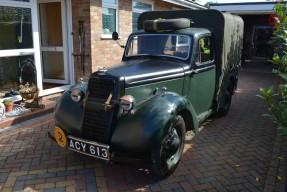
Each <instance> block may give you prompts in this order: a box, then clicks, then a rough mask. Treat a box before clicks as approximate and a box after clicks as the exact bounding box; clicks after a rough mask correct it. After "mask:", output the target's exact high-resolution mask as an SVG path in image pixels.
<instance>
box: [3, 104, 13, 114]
mask: <svg viewBox="0 0 287 192" xmlns="http://www.w3.org/2000/svg"><path fill="white" fill-rule="evenodd" d="M4 105H5V112H6V113H9V112H11V111H13V106H14V103H9V104H4Z"/></svg>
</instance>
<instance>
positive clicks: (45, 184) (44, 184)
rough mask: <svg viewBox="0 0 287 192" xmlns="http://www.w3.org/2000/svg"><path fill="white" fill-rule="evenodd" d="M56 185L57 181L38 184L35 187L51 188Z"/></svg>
mask: <svg viewBox="0 0 287 192" xmlns="http://www.w3.org/2000/svg"><path fill="white" fill-rule="evenodd" d="M55 186H56V185H55V183H43V184H36V185H35V189H49V188H54V187H55Z"/></svg>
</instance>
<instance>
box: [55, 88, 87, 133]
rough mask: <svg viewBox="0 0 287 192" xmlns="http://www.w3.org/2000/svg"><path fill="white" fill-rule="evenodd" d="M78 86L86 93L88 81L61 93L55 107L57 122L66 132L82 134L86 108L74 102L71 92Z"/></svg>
mask: <svg viewBox="0 0 287 192" xmlns="http://www.w3.org/2000/svg"><path fill="white" fill-rule="evenodd" d="M76 88H79V89H81V90H82V91H83V92H84V93H86V90H87V83H82V84H78V85H75V86H73V87H71V88H70V89H69V90H67V91H65V92H64V93H63V94H62V95H61V97H60V98H59V100H58V102H57V104H56V107H55V112H54V113H55V124H56V125H57V126H59V127H60V128H61V129H63V130H64V132H65V133H66V134H71V135H74V136H81V133H82V130H81V129H82V122H83V117H84V108H83V107H81V106H80V103H76V102H74V101H73V100H72V99H71V94H70V90H72V89H76Z"/></svg>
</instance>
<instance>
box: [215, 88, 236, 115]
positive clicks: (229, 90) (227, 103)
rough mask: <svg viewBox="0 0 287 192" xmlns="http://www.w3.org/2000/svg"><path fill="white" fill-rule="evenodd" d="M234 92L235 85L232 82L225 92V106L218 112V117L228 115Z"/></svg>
mask: <svg viewBox="0 0 287 192" xmlns="http://www.w3.org/2000/svg"><path fill="white" fill-rule="evenodd" d="M232 92H233V84H232V83H231V82H230V83H229V85H228V87H227V89H226V91H225V99H224V104H223V106H222V107H221V108H220V109H219V110H218V111H217V112H216V114H215V116H216V117H223V116H225V115H227V113H228V111H229V108H230V105H231V101H232Z"/></svg>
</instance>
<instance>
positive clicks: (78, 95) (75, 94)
mask: <svg viewBox="0 0 287 192" xmlns="http://www.w3.org/2000/svg"><path fill="white" fill-rule="evenodd" d="M84 97H85V94H84V93H83V91H82V90H81V89H73V90H72V91H71V98H72V100H73V101H74V102H77V103H78V102H80V101H82V100H83V99H84Z"/></svg>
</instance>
